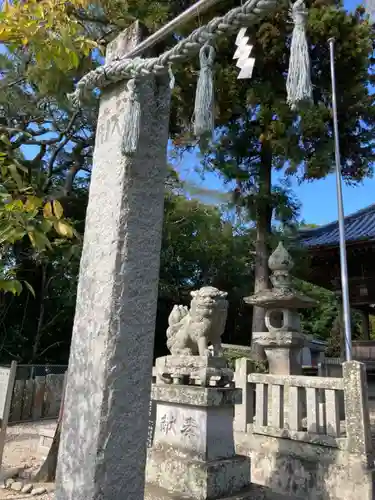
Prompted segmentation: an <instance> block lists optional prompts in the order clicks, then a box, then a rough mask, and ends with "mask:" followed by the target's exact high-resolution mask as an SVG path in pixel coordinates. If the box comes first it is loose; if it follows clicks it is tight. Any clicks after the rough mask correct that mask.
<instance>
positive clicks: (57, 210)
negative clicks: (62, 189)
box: [52, 200, 64, 219]
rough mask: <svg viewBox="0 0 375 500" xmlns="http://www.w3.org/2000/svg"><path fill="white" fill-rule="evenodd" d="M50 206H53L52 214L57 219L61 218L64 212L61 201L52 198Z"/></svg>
mask: <svg viewBox="0 0 375 500" xmlns="http://www.w3.org/2000/svg"><path fill="white" fill-rule="evenodd" d="M52 207H53V215H54V216H55V217H57V219H61V217H62V216H63V214H64V209H63V207H62V205H61V203H60V202H59V201H58V200H54V201H53V205H52Z"/></svg>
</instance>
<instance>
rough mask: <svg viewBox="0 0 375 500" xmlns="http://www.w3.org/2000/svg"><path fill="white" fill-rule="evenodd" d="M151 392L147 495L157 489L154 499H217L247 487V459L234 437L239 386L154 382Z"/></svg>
mask: <svg viewBox="0 0 375 500" xmlns="http://www.w3.org/2000/svg"><path fill="white" fill-rule="evenodd" d="M152 392H153V396H154V399H155V400H156V402H157V410H156V422H155V434H154V440H153V446H152V448H151V449H149V450H148V459H147V467H146V484H147V487H146V498H151V497H150V495H152V492H153V493H154V495H156V496H155V498H158V496H159V497H160V498H165V499H168V498H176V499H177V498H181V499H182V498H184V499H185V498H186V499H189V498H191V499H195V500H207V499H212V500H214V499H216V498H217V499H219V498H225V497H227V496H230V495H234V494H238V495H240V493H241V491H242V490H243V489H244V488H247V487H249V485H250V464H249V460H248V458H247V457H244V456H238V455H236V454H235V449H234V440H233V416H234V404H235V403H236V402H237V401H238V400H239V401H240V397H239V396H240V395H241V391H240V390H239V389H232V388H226V389H223V388H218V387H211V388H204V387H197V386H196V387H194V386H184V385H175V386H170V385H162V386H158V385H154V386H153V388H152ZM155 396H156V397H155ZM238 498H242V497H240V496H239V497H238ZM243 498H247V497H243Z"/></svg>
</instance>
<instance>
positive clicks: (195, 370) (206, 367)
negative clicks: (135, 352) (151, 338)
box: [155, 355, 233, 387]
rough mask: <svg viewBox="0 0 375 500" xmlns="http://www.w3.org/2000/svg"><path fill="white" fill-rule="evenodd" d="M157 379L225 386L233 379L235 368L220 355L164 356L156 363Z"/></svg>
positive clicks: (168, 382) (176, 382)
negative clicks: (228, 364)
mask: <svg viewBox="0 0 375 500" xmlns="http://www.w3.org/2000/svg"><path fill="white" fill-rule="evenodd" d="M155 372H156V381H157V383H165V384H172V383H174V384H185V385H188V384H197V385H201V386H206V387H207V386H209V385H211V384H214V385H216V386H218V387H224V386H226V385H228V384H231V383H232V381H233V370H230V369H229V368H228V367H227V361H226V359H225V358H224V357H220V356H173V355H172V356H164V357H161V358H158V359H157V360H156V363H155Z"/></svg>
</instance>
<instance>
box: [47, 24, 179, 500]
mask: <svg viewBox="0 0 375 500" xmlns="http://www.w3.org/2000/svg"><path fill="white" fill-rule="evenodd" d="M140 38H141V29H140V26H139V24H138V23H135V24H134V25H133V26H132V27H130V28H129V29H128V30H126V31H125V32H124V33H123V34H121V35H120V36H119V37H118V39H116V40H115V41H114V42H113V43H112V45H111V47H110V48H109V51H108V56H107V61H108V59H112V58H114V57H116V56H123V55H124V54H125V53H126V52H128V50H130V49H132V48H134V46H136V45H137V44H138V43H139V42H140ZM164 83H165V82H163V85H161V84H160V79H159V77H158V78H157V79H156V78H155V77H154V76H150V77H147V78H145V79H144V80H143V84H142V86H141V89H140V95H141V97H140V101H141V134H140V139H139V148H138V151H137V152H136V153H135V154H134V155H132V156H125V155H124V154H123V153H122V132H123V128H124V106H125V103H126V100H127V97H128V90H127V86H126V83H125V82H123V81H121V82H119V83H117V84H114V85H112V86H110V87H108V88H107V89H106V90H104V91H103V94H102V97H101V101H100V110H99V117H98V126H97V133H96V143H95V152H94V162H93V172H92V177H91V185H90V196H89V203H88V209H87V216H86V227H85V238H84V245H83V253H82V259H81V266H80V275H79V284H78V291H77V306H76V314H75V320H74V328H73V338H72V345H71V353H70V361H69V370H68V379H67V387H66V398H65V408H64V419H63V427H62V436H61V445H60V452H59V461H58V471H57V480H56V494H55V499H56V500H99V499H100V500H104V499H105V500H119V499H120V498H129V499H131V500H143V498H144V471H145V463H146V440H147V430H148V409H149V400H150V380H151V373H152V360H153V347H154V329H155V317H156V305H157V294H158V275H159V258H160V245H161V231H162V221H163V203H164V180H165V171H166V150H167V142H168V124H169V105H170V89H169V86H168V85H164Z"/></svg>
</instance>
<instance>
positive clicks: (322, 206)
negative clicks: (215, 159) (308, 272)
mask: <svg viewBox="0 0 375 500" xmlns="http://www.w3.org/2000/svg"><path fill="white" fill-rule="evenodd" d="M370 1H371V0H370ZM359 3H361V2H358V1H356V0H345V1H344V4H345V7H346V8H347V9H348V10H351V9H353V8H355V7H356V6H357V5H358V4H359ZM339 126H340V124H339ZM198 164H199V158H197V157H196V155H195V153H191V154H185V155H184V157H183V158H182V160H180V162H179V165H178V170H179V172H180V174H181V177H182V178H183V179H187V180H188V181H190V182H192V183H195V184H197V185H199V186H202V187H207V188H210V189H215V190H221V189H223V184H222V182H221V180H220V179H219V178H218V176H216V175H214V174H208V175H206V176H205V179H204V180H202V179H200V177H199V176H198V175H197V174H196V173H195V167H196V166H197V165H198ZM275 181H277V178H276V177H275ZM224 189H225V187H224ZM292 189H293V191H294V193H295V194H296V196H297V198H298V199H299V201H300V202H301V203H302V210H301V218H302V219H304V220H305V221H306V222H308V223H314V224H319V225H320V224H326V223H328V222H332V221H334V220H336V219H337V201H336V179H335V176H334V175H330V176H328V177H327V178H326V179H324V180H319V181H315V182H311V183H304V184H301V185H298V184H297V182H296V181H292ZM343 196H344V210H345V215H348V214H351V213H353V212H355V211H357V210H360V209H361V208H364V207H366V206H368V205H371V204H372V203H375V178H374V179H366V180H364V181H363V183H362V184H360V185H358V186H355V187H351V186H346V185H344V186H343Z"/></svg>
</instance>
